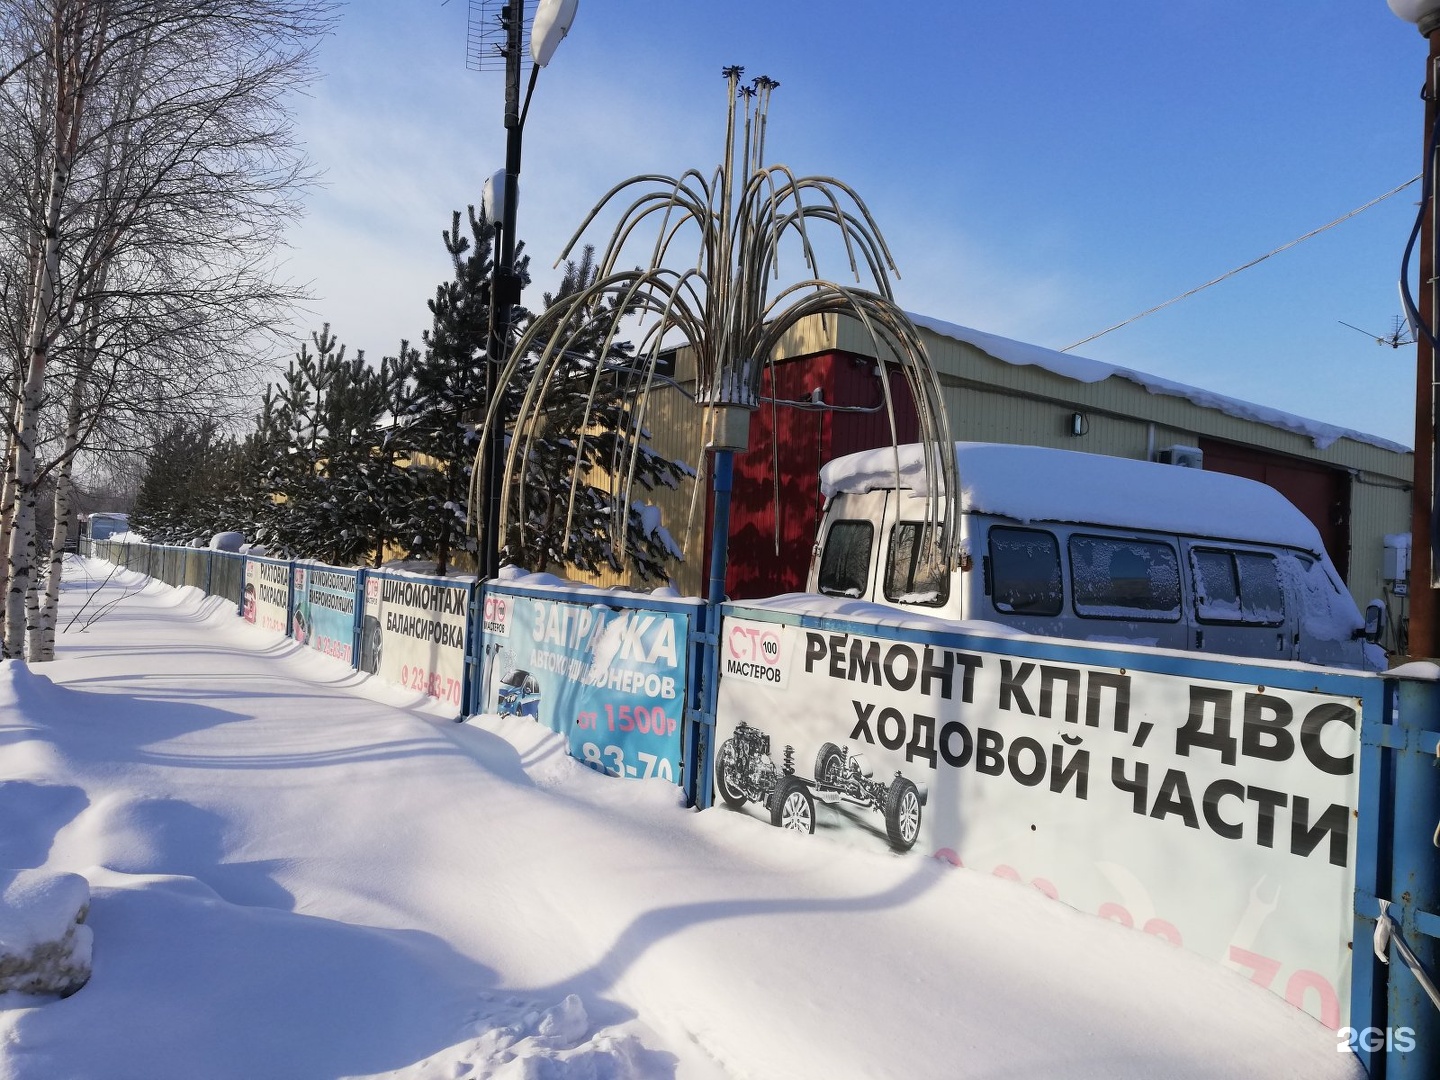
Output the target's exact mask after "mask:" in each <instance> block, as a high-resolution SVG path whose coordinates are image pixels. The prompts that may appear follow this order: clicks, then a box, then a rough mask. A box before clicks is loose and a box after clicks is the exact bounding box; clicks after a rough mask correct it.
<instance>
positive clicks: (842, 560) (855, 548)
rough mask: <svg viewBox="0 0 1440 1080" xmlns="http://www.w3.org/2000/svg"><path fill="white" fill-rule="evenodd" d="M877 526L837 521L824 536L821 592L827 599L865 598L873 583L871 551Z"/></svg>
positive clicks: (820, 577) (867, 523) (821, 559)
mask: <svg viewBox="0 0 1440 1080" xmlns="http://www.w3.org/2000/svg"><path fill="white" fill-rule="evenodd" d="M874 542H875V526H874V525H872V524H870V522H868V521H837V522H835V523H834V524H833V525H831V526H830V531H829V532H827V533H826V534H825V550H824V552H823V553H822V554H821V556H820V575H819V581H818V584H819V586H820V591H821V592H822V593H824V594H825V595H826V596H850V597H855V596H864V595H865V587H866V586H867V585H868V584H869V583H870V548H871V546H872V545H873V544H874Z"/></svg>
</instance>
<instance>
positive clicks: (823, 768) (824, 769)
mask: <svg viewBox="0 0 1440 1080" xmlns="http://www.w3.org/2000/svg"><path fill="white" fill-rule="evenodd" d="M844 761H845V751H843V750H841V749H840V747H838V746H836V745H835V744H834V743H833V742H827V743H826V744H825V745H824V746H822V747H820V753H818V754H816V755H815V779H816V780H818V781H820V783H822V784H825V785H827V786H829V787H839V786H840V766H841V764H842V763H843V762H844Z"/></svg>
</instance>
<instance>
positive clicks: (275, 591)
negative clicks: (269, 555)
mask: <svg viewBox="0 0 1440 1080" xmlns="http://www.w3.org/2000/svg"><path fill="white" fill-rule="evenodd" d="M240 614H241V616H242V617H243V618H244V619H245V621H246V622H248V623H254V624H255V625H256V626H258V627H260V629H262V630H274V631H276V632H277V633H281V634H283V633H285V630H286V624H287V622H288V617H289V615H290V564H289V563H283V562H268V561H266V560H263V559H246V560H245V592H244V594H243V595H242V597H241V599H240Z"/></svg>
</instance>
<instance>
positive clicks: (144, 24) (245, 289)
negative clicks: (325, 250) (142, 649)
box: [0, 0, 331, 659]
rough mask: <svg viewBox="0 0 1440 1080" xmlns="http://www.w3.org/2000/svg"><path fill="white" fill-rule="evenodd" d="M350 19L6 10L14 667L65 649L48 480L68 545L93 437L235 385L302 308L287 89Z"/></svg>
mask: <svg viewBox="0 0 1440 1080" xmlns="http://www.w3.org/2000/svg"><path fill="white" fill-rule="evenodd" d="M330 8H331V5H330V4H329V3H327V2H325V0H0V25H4V26H5V27H6V30H7V37H6V38H5V39H4V40H3V41H0V79H3V81H0V143H3V146H0V155H3V162H0V172H3V177H0V178H3V179H4V180H6V181H10V180H12V179H13V181H14V182H13V183H12V184H10V185H9V186H8V188H7V189H6V190H7V191H8V192H9V193H10V194H9V203H10V205H7V206H5V207H4V208H3V209H0V213H3V215H4V218H5V219H6V225H7V232H8V236H7V237H6V238H5V241H4V242H5V248H4V249H3V250H0V267H3V269H0V275H3V277H0V289H3V290H5V294H4V296H3V297H0V299H3V301H4V307H5V309H6V310H7V311H8V312H10V313H11V316H12V318H13V319H14V321H15V331H14V332H13V333H12V334H11V335H8V336H10V337H11V338H12V339H14V340H13V342H12V343H11V344H12V347H13V349H14V352H13V354H12V356H13V364H12V365H10V366H7V369H6V372H7V373H8V374H9V375H10V376H11V382H10V387H9V389H10V394H11V401H12V408H11V409H10V410H9V415H10V417H11V423H10V425H9V426H10V431H9V443H10V445H11V446H12V447H13V451H12V453H11V455H10V458H11V460H13V466H12V469H11V470H10V471H11V473H12V474H13V479H11V480H10V481H9V482H8V484H7V487H8V488H9V489H11V490H12V491H13V498H11V499H10V500H9V502H10V503H11V504H12V505H13V508H14V509H13V521H12V522H10V524H9V527H8V543H6V544H5V550H6V552H7V553H8V559H7V560H6V567H5V569H6V570H7V571H8V578H9V580H8V585H7V587H6V591H5V609H4V633H3V655H4V656H6V657H18V656H21V655H28V656H29V657H30V658H32V659H42V658H44V657H46V656H47V655H49V652H50V647H51V646H50V642H51V640H52V636H53V599H52V596H53V593H52V594H51V595H47V596H46V598H45V599H46V601H47V602H48V605H42V604H41V603H40V602H39V598H38V595H37V586H38V583H39V580H40V575H39V573H38V570H39V567H38V566H37V561H38V560H37V555H38V550H39V545H38V543H37V536H36V529H35V496H36V492H37V490H38V488H39V484H40V482H41V481H42V480H43V479H44V478H45V475H46V473H47V471H48V470H53V469H59V470H61V471H62V473H64V475H65V477H66V481H65V483H63V484H60V485H59V486H58V487H57V496H58V497H57V503H59V505H57V507H56V509H57V510H60V511H62V513H61V515H60V517H61V519H62V520H61V522H60V523H58V524H57V526H56V531H57V535H63V534H61V533H60V530H61V529H62V528H63V527H64V525H65V521H64V518H65V513H64V512H65V511H66V510H67V508H66V507H65V505H64V503H65V501H66V498H65V496H64V495H60V494H59V493H60V492H61V489H64V490H65V491H66V492H68V471H69V470H70V469H71V467H72V465H73V462H74V459H75V456H76V454H77V453H79V452H80V450H81V449H82V448H83V447H84V446H85V445H86V441H87V439H88V438H91V437H93V436H94V435H95V434H96V433H99V432H103V431H105V430H107V429H109V430H114V429H116V428H117V426H118V427H123V426H124V421H119V422H118V424H117V420H118V418H119V417H120V416H121V415H122V414H124V413H125V412H126V411H127V410H138V411H139V412H140V413H142V414H143V413H144V412H145V411H147V410H149V411H155V412H163V411H166V409H167V405H166V402H165V398H166V397H167V396H175V395H176V394H177V393H178V394H183V393H184V392H185V390H186V388H187V385H188V386H189V387H190V388H192V389H193V388H194V387H196V386H197V385H198V386H202V387H203V386H205V385H207V383H208V384H209V385H210V387H211V389H215V388H218V387H219V386H221V385H223V384H225V383H227V382H229V381H231V380H233V377H234V375H235V374H236V366H237V363H242V364H243V362H244V361H245V360H246V359H248V358H249V357H250V356H251V355H252V354H253V352H254V349H255V347H256V335H257V334H258V333H259V332H260V331H262V330H263V328H264V325H265V323H266V320H267V317H269V318H274V317H276V316H278V315H279V314H281V312H280V311H278V310H277V308H279V307H280V306H283V305H284V304H285V303H286V301H287V300H288V299H291V298H293V291H292V290H288V289H287V288H286V287H285V286H284V285H283V284H281V283H277V282H276V281H275V280H274V279H275V272H274V268H273V253H274V252H275V249H276V247H277V245H278V244H279V243H280V241H281V239H282V235H283V230H284V227H285V226H286V225H287V224H288V223H289V222H290V221H291V220H293V218H294V216H295V215H296V213H297V212H298V205H297V201H296V200H297V198H298V192H299V190H300V188H301V187H302V186H303V184H304V182H305V180H306V179H307V171H306V170H307V167H306V164H305V162H304V159H303V155H302V154H301V153H300V151H299V148H298V147H297V146H296V144H295V141H294V138H293V131H292V126H291V122H290V117H289V112H288V109H287V95H288V94H290V93H293V92H294V91H295V90H297V89H298V88H300V87H301V86H303V84H304V82H305V81H306V80H307V79H308V78H309V77H310V76H311V74H312V67H311V58H312V49H313V47H314V45H315V43H316V41H317V40H318V36H319V35H320V34H321V33H323V32H324V30H325V29H326V26H327V25H328V18H329V12H330ZM0 198H6V196H5V195H0ZM117 328H118V329H119V332H117ZM209 365H214V366H213V367H212V366H209ZM176 375H179V376H182V377H181V378H180V379H179V381H178V383H177V382H175V381H172V377H174V376H176ZM211 376H214V379H213V380H212V379H211V378H210V377H211ZM195 401H196V399H195V398H193V397H192V398H190V399H189V400H188V401H187V404H188V405H190V406H192V407H193V405H194V404H195ZM62 408H63V410H64V415H63V417H59V416H56V415H55V414H56V413H57V412H58V411H59V410H60V409H62ZM130 421H131V422H132V423H133V422H134V421H135V417H134V416H131V417H130ZM47 438H48V439H50V440H52V443H51V445H50V446H49V453H48V454H46V453H42V447H43V446H44V445H45V443H44V440H46V439H47ZM4 510H5V506H4V505H3V504H0V529H4V528H5V521H4V517H3V515H4ZM5 540H7V538H6V537H5V536H4V535H3V534H0V542H4V541H5ZM57 571H58V565H57V564H55V563H53V562H52V565H51V570H50V576H51V577H52V579H53V578H56V575H57ZM46 606H48V608H49V610H50V611H51V612H52V615H51V616H50V620H49V626H48V627H47V626H46V625H45V623H46V618H45V616H44V614H43V609H44V608H45V607H46ZM27 640H28V649H27Z"/></svg>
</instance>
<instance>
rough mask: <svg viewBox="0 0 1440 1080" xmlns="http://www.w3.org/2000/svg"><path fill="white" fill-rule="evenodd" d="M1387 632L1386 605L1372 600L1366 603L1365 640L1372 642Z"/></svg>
mask: <svg viewBox="0 0 1440 1080" xmlns="http://www.w3.org/2000/svg"><path fill="white" fill-rule="evenodd" d="M1384 634H1385V605H1384V604H1383V603H1381V602H1380V601H1379V600H1371V601H1370V603H1368V604H1367V605H1365V640H1366V641H1368V642H1371V643H1372V644H1373V643H1375V642H1378V641H1379V640H1380V638H1381V637H1382V636H1384Z"/></svg>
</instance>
